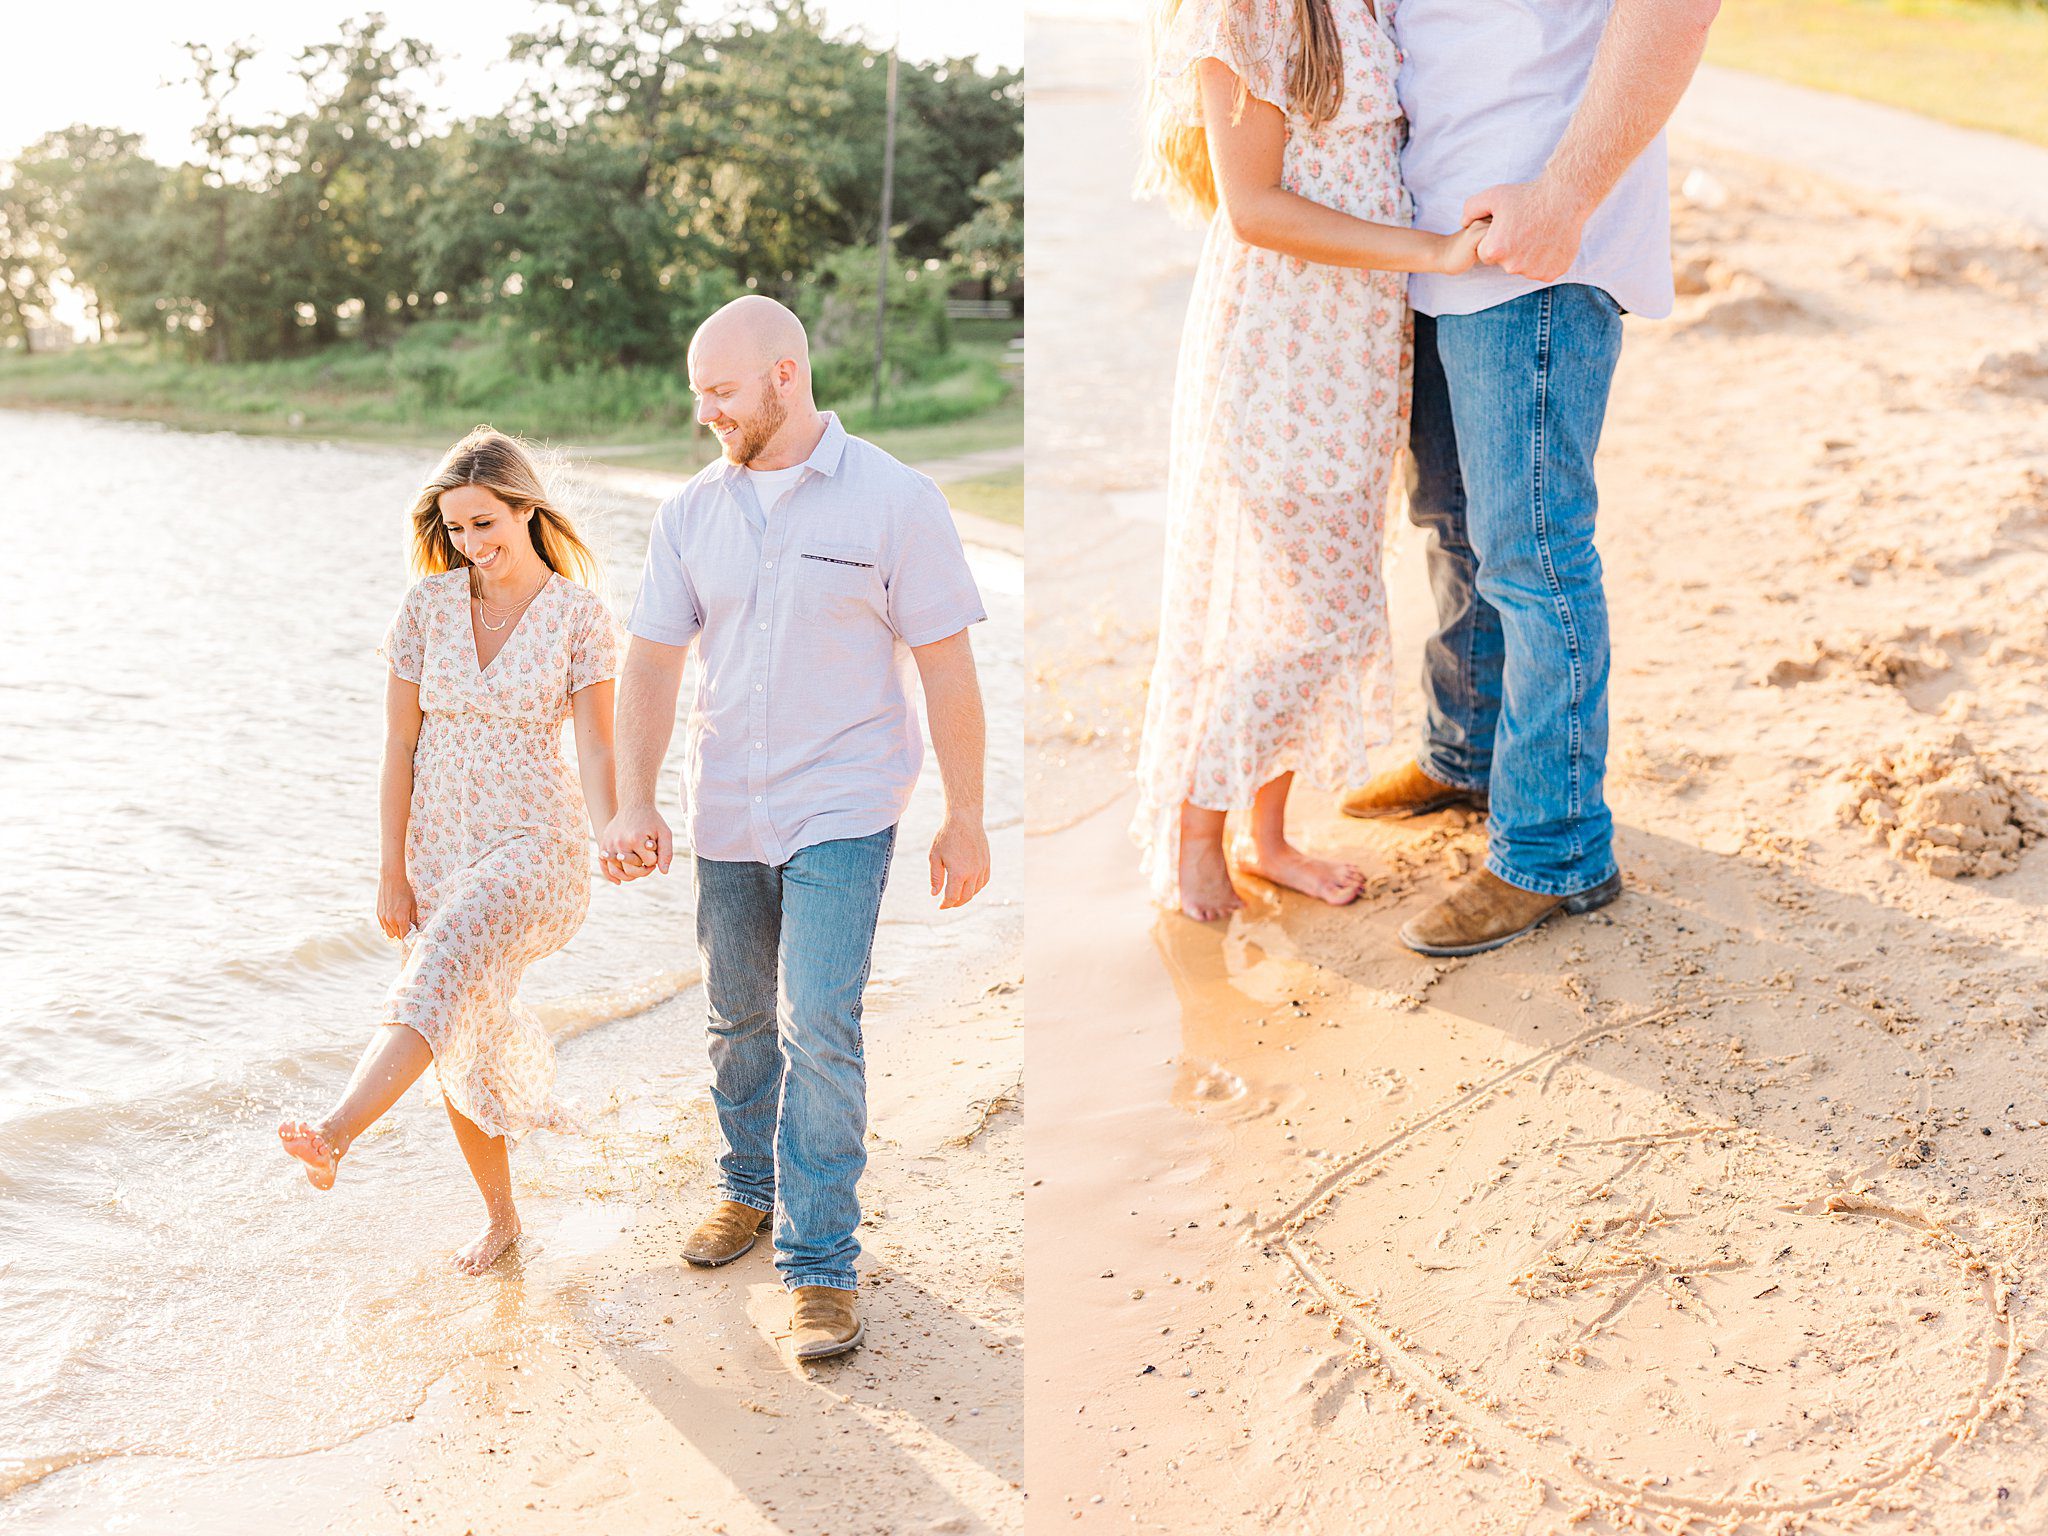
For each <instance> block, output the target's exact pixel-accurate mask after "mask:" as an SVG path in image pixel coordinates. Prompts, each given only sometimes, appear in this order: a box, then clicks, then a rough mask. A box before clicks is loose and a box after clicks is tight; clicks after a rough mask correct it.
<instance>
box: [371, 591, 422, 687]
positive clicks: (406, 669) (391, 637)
mask: <svg viewBox="0 0 2048 1536" xmlns="http://www.w3.org/2000/svg"><path fill="white" fill-rule="evenodd" d="M426 590H427V584H426V583H425V582H423V581H422V582H415V583H414V584H413V588H412V590H411V591H410V592H408V593H406V594H405V601H404V602H402V603H400V604H399V605H398V612H397V614H395V615H394V616H393V617H392V620H391V627H390V628H389V629H387V630H385V631H384V643H383V644H382V645H380V646H378V647H377V654H378V655H379V656H382V657H383V658H384V659H385V660H386V661H388V662H389V663H391V670H392V671H393V672H395V673H397V674H398V675H399V676H400V677H402V678H404V679H405V680H406V681H407V682H408V683H417V682H418V681H419V680H420V676H421V674H422V673H423V672H425V671H426V665H427V621H426Z"/></svg>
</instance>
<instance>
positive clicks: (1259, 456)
mask: <svg viewBox="0 0 2048 1536" xmlns="http://www.w3.org/2000/svg"><path fill="white" fill-rule="evenodd" d="M1152 48H1153V55H1152V64H1153V69H1152V76H1151V84H1150V87H1149V89H1148V102H1147V114H1148V118H1149V124H1148V135H1147V137H1148V143H1147V170H1146V175H1145V178H1144V185H1145V186H1146V187H1147V188H1148V189H1150V190H1158V191H1164V192H1166V193H1167V194H1168V195H1169V196H1171V197H1173V198H1174V199H1175V200H1176V201H1178V202H1179V203H1181V204H1182V205H1184V206H1187V207H1190V208H1192V209H1193V210H1195V211H1196V212H1198V213H1200V214H1201V215H1202V216H1204V217H1206V218H1208V219H1209V221H1210V222H1209V233H1208V238H1207V240H1206V242H1205V243H1204V245H1203V247H1202V257H1201V264H1200V266H1199V268H1198V270H1197V272H1196V276H1195V287H1194V294H1193V296H1192V298H1191V299H1190V301H1189V305H1188V318H1187V324H1186V328H1185V330H1184V331H1183V333H1182V337H1181V350H1180V362H1179V366H1178V371H1177V374H1176V378H1175V383H1174V403H1173V442H1172V450H1171V457H1170V462H1169V469H1168V479H1167V499H1168V517H1167V550H1166V583H1165V592H1164V596H1163V599H1162V602H1161V611H1160V621H1159V654H1158V659H1157V661H1156V662H1155V664H1154V667H1153V672H1152V683H1151V693H1150V697H1149V700H1148V702H1147V705H1146V711H1145V733H1144V740H1143V744H1142V746H1141V748H1140V751H1139V756H1138V786H1139V804H1138V811H1137V816H1136V818H1135V820H1134V821H1133V823H1132V835H1133V836H1134V837H1135V838H1136V839H1137V841H1138V843H1139V844H1140V846H1141V848H1142V849H1143V851H1144V852H1143V858H1144V866H1145V873H1146V878H1147V882H1148V884H1149V886H1150V889H1151V892H1152V895H1153V897H1154V899H1155V900H1157V901H1158V902H1159V903H1160V904H1161V905H1164V906H1168V907H1173V906H1178V907H1179V908H1180V909H1181V910H1182V911H1184V912H1186V913H1187V914H1188V915H1189V916H1190V917H1193V918H1196V919H1198V920H1200V921H1205V922H1206V921H1208V920H1210V919H1212V918H1216V917H1221V916H1223V915H1224V914H1226V913H1228V912H1230V911H1232V910H1234V909H1236V908H1238V907H1240V906H1242V905H1243V902H1242V901H1241V900H1240V899H1239V897H1238V894H1237V892H1236V889H1235V888H1234V887H1233V885H1232V883H1231V871H1230V864H1229V862H1228V861H1227V860H1226V858H1225V853H1224V845H1223V833H1224V820H1225V816H1226V814H1227V813H1228V812H1230V811H1246V810H1248V811H1249V812H1250V826H1249V828H1248V835H1247V836H1246V837H1244V838H1243V839H1242V840H1241V842H1240V845H1239V847H1238V849H1237V850H1236V864H1237V867H1238V868H1239V869H1242V870H1245V871H1248V872H1250V873H1252V874H1255V875H1258V876H1261V877H1262V878H1264V879H1267V880H1271V881H1272V882H1274V883H1275V884H1277V885H1284V886H1287V887H1289V888H1290V889H1293V890H1297V891H1301V892H1304V893H1306V894H1308V895H1310V896H1315V897H1318V898H1320V899H1321V900H1324V901H1327V902H1331V903H1333V904H1337V905H1342V904H1343V903H1345V902H1348V901H1352V900H1354V899H1355V898H1356V897H1357V895H1358V893H1359V890H1360V889H1361V887H1362V886H1363V884H1364V877H1363V876H1362V875H1361V874H1360V873H1359V871H1358V870H1356V869H1354V868H1352V867H1351V866H1349V865H1345V864H1339V863H1335V862H1332V861H1330V860H1327V859H1318V858H1314V857H1311V856H1310V855H1308V854H1306V853H1303V852H1302V851H1301V850H1300V849H1298V848H1296V847H1294V846H1293V845H1292V844H1291V843H1289V842H1288V841H1287V837H1286V816H1287V793H1288V790H1289V788H1290V787H1291V786H1292V784H1293V781H1294V775H1295V774H1296V773H1297V772H1299V773H1303V774H1306V775H1307V776H1308V777H1309V778H1310V779H1311V780H1312V781H1314V782H1315V783H1316V784H1318V785H1321V786H1324V787H1327V788H1331V789H1335V788H1338V787H1340V786H1341V785H1343V784H1344V783H1346V782H1350V781H1356V780H1360V779H1363V778H1364V777H1365V775H1366V762H1365V757H1366V752H1367V749H1368V748H1370V747H1374V746H1377V745H1379V744H1381V743H1383V742H1385V741H1387V740H1388V739H1389V738H1390V736H1391V734H1392V731H1391V720H1390V715H1391V708H1392V706H1391V695H1392V676H1391V671H1390V667H1389V657H1388V638H1387V610H1386V592H1385V588H1384V586H1383V584H1382V581H1381V577H1380V544H1381V521H1382V517H1383V514H1384V506H1385V502H1386V496H1387V489H1388V486H1389V484H1390V483H1391V481H1392V477H1393V470H1394V464H1395V461H1396V457H1397V455H1398V453H1399V452H1400V449H1401V448H1402V446H1403V444H1404V442H1405V439H1406V435H1407V432H1406V424H1407V419H1408V377H1409V369H1410V362H1411V356H1410V353H1409V349H1408V342H1409V336H1410V332H1411V327H1410V324H1409V320H1408V315H1407V305H1406V298H1405V290H1406V285H1405V283H1404V280H1403V278H1402V276H1401V274H1403V273H1408V272H1463V271H1465V270H1467V269H1468V268H1470V267H1471V265H1472V262H1473V259H1474V253H1475V251H1476V250H1477V248H1478V244H1479V240H1480V237H1481V236H1482V235H1483V233H1484V228H1483V226H1482V225H1480V224H1473V225H1471V226H1469V227H1468V228H1466V229H1464V230H1463V231H1461V232H1459V233H1458V234H1455V235H1434V234H1427V233H1424V232H1422V231H1419V230H1413V229H1410V228H1409V227H1408V219H1409V216H1410V208H1409V203H1408V197H1407V194H1406V193H1405V192H1404V191H1403V190H1402V187H1401V174H1400V172H1401V167H1400V144H1401V109H1400V105H1399V103H1398V101H1397V100H1396V98H1395V95H1394V77H1395V72H1396V67H1397V62H1398V61H1397V59H1396V56H1395V51H1394V45H1393V43H1392V41H1391V40H1390V39H1389V38H1388V36H1387V34H1386V32H1385V31H1384V30H1383V29H1382V27H1381V24H1380V18H1379V16H1378V15H1377V14H1376V12H1375V11H1374V10H1373V8H1372V6H1371V5H1370V4H1369V3H1368V0H1160V4H1159V9H1158V11H1157V12H1156V14H1155V17H1154V25H1153V34H1152Z"/></svg>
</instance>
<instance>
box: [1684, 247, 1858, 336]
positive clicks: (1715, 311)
mask: <svg viewBox="0 0 2048 1536" xmlns="http://www.w3.org/2000/svg"><path fill="white" fill-rule="evenodd" d="M1690 280H1691V281H1694V282H1698V283H1702V284H1705V285H1706V286H1705V288H1704V289H1702V290H1701V298H1700V302H1699V304H1698V306H1697V308H1696V309H1695V310H1694V312H1693V315H1692V317H1691V318H1690V319H1689V320H1688V321H1686V322H1685V324H1684V329H1685V330H1686V331H1688V332H1692V333H1696V334H1700V335H1714V336H1749V335H1762V334H1765V333H1768V332H1771V331H1786V330H1817V329H1826V327H1827V322H1826V321H1825V320H1824V319H1823V318H1822V317H1821V316H1819V315H1817V314H1815V313H1814V311H1813V310H1811V309H1809V308H1808V307H1807V306H1806V305H1805V304H1803V303H1802V302H1800V300H1798V299H1797V298H1794V297H1793V296H1792V295H1791V294H1789V293H1786V292H1785V291H1784V290H1783V289H1781V288H1777V287H1774V286H1773V285H1772V284H1770V283H1768V282H1766V281H1765V280H1764V279H1763V278H1761V277H1758V276H1757V275H1756V274H1755V273H1754V272H1742V271H1737V270H1732V269H1729V268H1726V267H1724V266H1722V264H1721V263H1719V262H1714V261H1708V262H1706V263H1705V264H1704V265H1703V266H1702V267H1701V269H1700V271H1698V272H1697V273H1694V274H1690ZM1681 291H1684V290H1681Z"/></svg>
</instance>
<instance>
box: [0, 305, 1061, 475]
mask: <svg viewBox="0 0 2048 1536" xmlns="http://www.w3.org/2000/svg"><path fill="white" fill-rule="evenodd" d="M1013 330H1014V327H1012V326H1009V325H1007V324H1004V323H1001V322H996V323H969V324H962V325H961V326H959V327H958V328H957V330H956V333H955V335H956V340H955V345H954V347H953V350H952V352H951V353H950V354H949V355H948V357H947V359H946V366H944V367H942V368H941V369H940V370H938V371H937V372H936V375H935V376H934V377H931V378H928V379H924V380H920V381H917V382H915V383H911V384H906V385H902V386H899V387H898V388H897V389H896V390H895V391H894V392H893V393H892V394H890V395H889V396H887V397H886V398H885V399H884V402H883V409H882V411H881V412H880V413H879V415H877V414H875V413H873V412H872V411H870V409H869V403H868V400H867V398H866V396H865V395H864V394H863V395H862V397H861V398H860V399H858V400H856V401H852V402H848V403H846V408H845V409H844V410H843V411H842V415H843V416H844V417H845V419H846V421H847V425H848V426H849V427H851V428H852V429H853V430H854V431H857V432H861V433H863V435H866V436H871V437H873V438H875V439H876V440H877V441H879V442H882V443H884V444H885V446H890V451H891V452H895V453H897V454H898V457H904V458H908V457H910V456H911V455H912V454H915V455H916V456H917V457H918V458H923V459H927V460H929V459H932V458H937V457H944V456H945V455H947V454H949V453H962V452H970V451H972V448H970V447H969V446H966V445H969V444H972V445H974V446H976V447H997V446H1006V445H1010V444H1015V443H1020V442H1022V441H1023V436H1024V417H1023V403H1022V401H1021V399H1019V398H1018V396H1019V391H1018V390H1017V389H1016V388H1015V386H1014V385H1013V384H1012V382H1011V381H1010V378H1009V377H1008V375H1007V373H1006V371H1005V367H1004V362H1005V358H1006V355H1007V351H1008V340H1009V336H1010V334H1011V332H1012V331H1013ZM824 404H825V405H827V406H828V407H833V406H836V405H837V404H838V402H834V401H830V400H828V401H825V402H824ZM0 406H18V407H43V408H49V409H57V410H72V411H83V412H90V413H94V414H99V415H108V416H124V417H139V418H143V419H147V420H154V421H162V422H164V423H166V424H168V425H171V426H175V427H186V428H192V429H197V430H203V431H217V430H222V429H226V430H231V431H237V432H251V433H272V434H284V435H291V436H305V437H341V438H353V439H358V440H369V441H378V442H393V443H407V444H416V445H421V446H438V445H442V444H445V443H448V442H451V441H453V440H454V439H455V438H456V437H459V436H460V435H461V434H462V433H463V432H465V431H467V430H468V429H469V428H471V427H473V426H475V425H476V424H477V423H478V422H480V421H488V422H490V423H491V424H492V425H494V426H497V427H500V428H503V429H504V430H506V431H508V432H518V433H522V434H525V435H527V436H530V437H534V438H538V439H545V440H548V441H552V442H556V443H573V444H575V445H577V447H578V448H579V449H585V450H588V451H589V456H590V457H592V458H596V459H600V460H603V459H606V458H608V457H614V456H615V457H616V459H617V462H619V463H621V464H630V465H632V466H633V467H636V468H643V469H653V470H662V469H692V468H695V467H696V466H698V465H701V464H702V463H703V462H704V461H705V460H706V459H707V458H708V457H709V456H710V454H711V451H712V448H711V442H710V438H709V437H708V435H707V434H705V433H704V432H703V430H702V429H701V428H699V427H698V426H697V425H696V422H695V414H694V405H693V402H692V399H691V396H690V389H689V382H688V380H687V379H686V378H685V377H684V376H683V374H682V371H681V370H680V369H667V368H634V369H627V368H600V367H586V368H578V369H557V370H554V371H552V372H545V371H543V370H541V369H540V368H538V367H536V366H534V365H533V364H532V363H531V362H530V361H528V360H527V359H526V358H525V356H524V355H523V354H522V352H521V351H520V349H519V348H517V347H516V346H514V345H512V344H511V343H509V342H508V341H506V340H505V339H503V338H502V337H500V336H498V335H496V334H495V333H493V332H491V331H489V330H487V329H485V328H483V327H478V326H471V325H461V324H455V323H450V322H430V323H428V324H423V325H420V326H417V327H414V328H413V329H411V330H409V331H407V332H406V333H405V334H403V335H402V336H401V337H400V338H399V339H398V341H397V342H396V343H395V344H394V345H392V346H390V347H387V348H372V347H367V346H364V345H361V344H359V343H355V342H346V341H345V342H341V343H338V344H336V345H334V346H331V347H328V348H326V349H324V350H322V351H320V352H317V353H313V354H310V355H308V356H305V357H297V358H288V359H284V360H281V361H277V362H264V363H228V364H216V363H207V362H201V361H196V360H192V359H187V358H183V357H180V356H177V355H176V354H167V353H163V352H160V351H158V350H157V349H156V348H154V347H151V346H149V345H147V344H145V343H142V342H126V343H122V344H119V345H114V346H104V347H75V348H72V349H71V350H69V351H65V352H53V353H46V354H40V355H37V356H34V357H22V356H20V355H19V354H17V353H4V352H0ZM898 442H900V443H903V444H904V445H905V446H906V448H907V449H908V450H909V451H908V452H905V451H903V450H899V449H898V448H896V447H894V446H892V445H893V444H894V443H898ZM671 443H672V444H674V445H675V446H674V447H673V448H672V449H671V448H670V447H668V446H667V445H668V444H671ZM650 444H652V445H655V446H656V451H654V452H651V453H643V454H631V455H628V454H624V453H618V454H616V455H607V454H606V453H605V451H604V450H605V449H606V448H612V449H614V450H617V449H621V448H624V447H628V446H634V447H641V446H646V445H650Z"/></svg>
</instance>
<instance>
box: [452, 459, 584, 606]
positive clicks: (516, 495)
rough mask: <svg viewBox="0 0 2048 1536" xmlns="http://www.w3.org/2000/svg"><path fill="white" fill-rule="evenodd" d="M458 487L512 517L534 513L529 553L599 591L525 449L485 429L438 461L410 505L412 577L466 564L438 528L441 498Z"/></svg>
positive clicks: (577, 539)
mask: <svg viewBox="0 0 2048 1536" xmlns="http://www.w3.org/2000/svg"><path fill="white" fill-rule="evenodd" d="M459 485H477V486H482V487H483V488H484V489H485V490H487V491H489V492H490V493H491V494H492V495H493V496H495V497H497V498H498V500H500V501H502V502H504V503H505V505H506V506H508V507H510V508H511V509H512V510H513V511H515V512H524V511H526V510H528V509H529V508H530V509H531V510H532V512H533V516H532V518H530V519H529V520H528V522H527V524H526V529H527V533H528V535H529V536H530V537H531V538H532V539H533V547H534V551H535V553H537V554H538V555H539V556H540V557H541V559H542V560H543V561H545V562H546V563H547V567H548V569H549V570H551V571H555V572H557V573H559V574H560V575H563V576H566V577H568V578H569V580H571V581H574V582H580V583H581V584H582V585H584V586H586V587H589V588H591V589H592V590H593V591H599V590H602V587H603V582H604V572H603V568H602V567H601V566H600V565H599V564H598V559H597V556H596V555H594V554H592V553H591V552H590V546H589V545H588V544H586V543H584V542H583V536H582V535H581V534H579V533H578V532H577V531H576V525H575V524H574V523H572V522H570V521H569V519H568V517H567V515H566V514H564V513H563V512H562V511H561V509H560V508H558V507H556V506H555V505H554V504H553V502H552V500H551V499H550V498H549V496H548V488H547V486H545V485H544V484H542V483H541V478H540V472H539V471H538V470H536V469H535V468H534V467H533V458H532V456H531V455H530V454H529V453H528V452H527V451H526V445H525V444H524V443H522V442H521V441H520V440H519V439H518V438H516V437H508V436H507V435H506V434H505V433H503V432H499V431H495V430H494V429H492V428H490V427H477V428H475V429H473V430H472V431H471V432H470V433H469V435H468V436H467V437H465V438H463V439H462V441H461V442H459V443H457V444H456V445H455V446H454V447H453V448H450V449H449V450H448V452H447V453H446V454H445V455H444V456H443V457H442V459H441V463H440V466H439V468H437V469H436V470H435V471H434V473H433V474H432V476H430V477H429V478H428V480H427V483H426V484H425V485H423V486H421V487H420V491H419V494H418V495H417V496H415V497H414V498H413V501H412V573H413V575H414V576H416V577H418V576H438V575H440V574H441V573H442V572H443V571H452V570H456V569H457V568H459V567H461V566H465V565H468V564H469V560H468V559H467V557H465V556H464V555H463V554H462V552H461V551H460V550H458V549H456V547H455V545H454V542H453V541H452V540H450V539H449V537H448V530H447V529H446V528H445V527H443V526H442V524H441V495H442V493H443V492H444V491H452V490H454V489H455V488H456V487H457V486H459Z"/></svg>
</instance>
